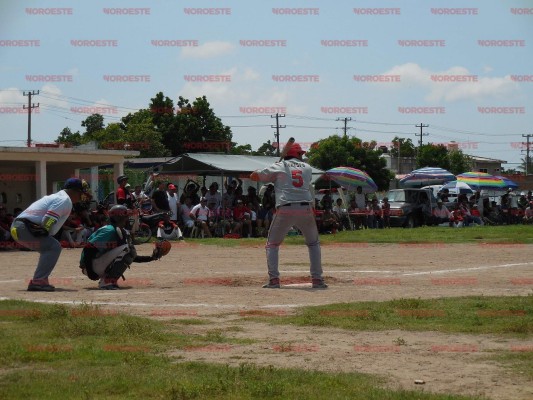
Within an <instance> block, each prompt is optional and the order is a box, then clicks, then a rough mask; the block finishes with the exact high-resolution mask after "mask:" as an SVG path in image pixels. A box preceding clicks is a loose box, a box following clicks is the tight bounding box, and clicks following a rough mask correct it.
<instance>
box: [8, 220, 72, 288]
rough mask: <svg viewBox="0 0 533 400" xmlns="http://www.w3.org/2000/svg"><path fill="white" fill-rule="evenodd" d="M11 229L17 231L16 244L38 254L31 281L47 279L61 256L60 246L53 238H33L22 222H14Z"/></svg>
mask: <svg viewBox="0 0 533 400" xmlns="http://www.w3.org/2000/svg"><path fill="white" fill-rule="evenodd" d="M13 228H15V229H16V231H17V233H16V235H17V237H16V241H17V242H18V243H20V244H21V245H22V246H24V247H27V248H28V249H31V250H34V251H38V252H39V254H40V255H39V261H38V263H37V268H36V269H35V273H34V274H33V279H34V280H37V279H47V278H48V277H49V276H50V274H51V273H52V270H53V269H54V267H55V266H56V264H57V260H58V259H59V255H60V254H61V250H62V248H61V244H60V243H59V242H58V241H57V240H56V239H55V238H54V237H53V236H41V237H36V236H33V235H32V234H31V233H30V231H29V230H28V228H26V225H24V222H22V221H14V222H13V224H12V225H11V229H13ZM14 239H15V238H14Z"/></svg>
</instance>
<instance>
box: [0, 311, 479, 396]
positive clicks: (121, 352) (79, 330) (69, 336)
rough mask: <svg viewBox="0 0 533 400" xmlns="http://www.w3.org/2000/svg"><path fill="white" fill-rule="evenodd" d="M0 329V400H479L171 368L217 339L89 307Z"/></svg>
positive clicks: (284, 374)
mask: <svg viewBox="0 0 533 400" xmlns="http://www.w3.org/2000/svg"><path fill="white" fill-rule="evenodd" d="M0 326H1V327H2V329H1V330H0V358H1V359H2V361H3V363H2V374H0V398H3V399H4V398H5V399H23V400H27V399H54V400H55V399H59V398H61V399H80V398H81V399H103V398H105V399H124V398H128V399H156V398H157V399H237V400H239V399H252V398H253V399H310V398H313V399H328V400H330V399H346V398H350V399H370V400H378V399H379V400H412V399H420V400H473V399H476V398H475V397H468V396H452V395H445V394H427V393H420V392H413V391H396V390H389V389H384V388H381V387H380V386H381V385H382V384H383V381H382V380H380V379H378V378H376V377H372V376H368V375H364V374H357V373H343V374H327V373H321V372H312V371H302V370H296V369H277V368H272V367H256V366H253V365H249V364H242V365H241V366H240V367H228V366H222V365H210V364H205V363H192V362H177V360H178V359H179V358H178V357H176V358H170V357H168V356H166V355H165V354H168V353H167V352H168V351H169V350H172V349H175V348H180V347H182V346H183V345H184V344H187V345H190V344H199V343H206V342H208V341H214V342H215V343H219V342H224V341H225V339H224V337H223V334H222V333H221V332H220V331H218V330H213V331H210V332H208V334H207V335H206V336H205V337H199V336H196V335H193V336H186V335H184V334H183V333H181V332H180V331H179V329H178V328H179V327H176V325H173V324H171V323H169V322H166V321H154V320H151V319H148V318H140V317H132V316H128V315H122V314H116V315H110V314H109V313H105V312H102V311H101V310H100V309H98V308H96V307H91V306H81V307H75V308H70V307H66V306H56V305H46V304H35V303H29V302H23V301H2V302H0Z"/></svg>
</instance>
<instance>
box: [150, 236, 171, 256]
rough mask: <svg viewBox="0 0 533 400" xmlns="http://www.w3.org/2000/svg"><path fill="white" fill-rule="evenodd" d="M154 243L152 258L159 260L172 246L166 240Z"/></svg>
mask: <svg viewBox="0 0 533 400" xmlns="http://www.w3.org/2000/svg"><path fill="white" fill-rule="evenodd" d="M154 245H155V249H154V252H153V253H152V258H153V259H155V260H159V259H160V258H161V257H163V256H166V255H167V254H168V253H170V249H171V248H172V244H171V243H170V242H169V241H168V240H160V241H157V242H155V244H154Z"/></svg>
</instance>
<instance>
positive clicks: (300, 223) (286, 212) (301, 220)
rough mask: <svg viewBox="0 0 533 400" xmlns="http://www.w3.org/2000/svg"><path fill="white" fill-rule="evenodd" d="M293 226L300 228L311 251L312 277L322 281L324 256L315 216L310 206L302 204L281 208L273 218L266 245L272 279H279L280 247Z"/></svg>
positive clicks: (269, 273)
mask: <svg viewBox="0 0 533 400" xmlns="http://www.w3.org/2000/svg"><path fill="white" fill-rule="evenodd" d="M293 226H295V227H296V228H298V229H299V230H300V231H301V232H302V234H303V235H304V237H305V244H306V245H307V248H308V250H309V260H310V262H311V267H310V272H311V277H312V278H314V279H322V255H321V252H320V240H319V237H318V229H317V227H316V221H315V214H314V212H313V209H312V207H311V206H310V205H301V204H300V203H292V204H291V205H290V206H283V207H279V208H278V209H277V210H276V213H275V214H274V217H273V218H272V223H271V224H270V229H269V231H268V238H267V244H266V256H267V265H268V275H269V277H270V279H272V278H279V269H278V263H279V246H280V245H281V243H282V242H283V240H284V239H285V236H287V233H288V232H289V230H290V229H291V227H293Z"/></svg>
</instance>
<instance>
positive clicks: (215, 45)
mask: <svg viewBox="0 0 533 400" xmlns="http://www.w3.org/2000/svg"><path fill="white" fill-rule="evenodd" d="M234 50H235V45H234V44H233V43H230V42H222V41H215V42H206V43H203V44H201V45H199V46H196V47H184V48H183V50H182V51H181V57H183V58H215V57H220V56H225V55H228V54H231V53H232V52H233V51H234Z"/></svg>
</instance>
